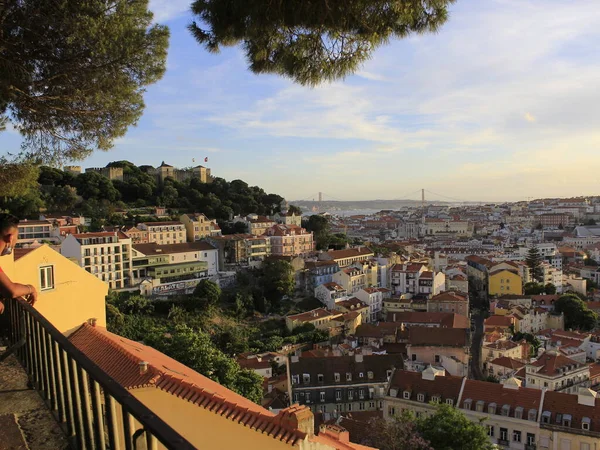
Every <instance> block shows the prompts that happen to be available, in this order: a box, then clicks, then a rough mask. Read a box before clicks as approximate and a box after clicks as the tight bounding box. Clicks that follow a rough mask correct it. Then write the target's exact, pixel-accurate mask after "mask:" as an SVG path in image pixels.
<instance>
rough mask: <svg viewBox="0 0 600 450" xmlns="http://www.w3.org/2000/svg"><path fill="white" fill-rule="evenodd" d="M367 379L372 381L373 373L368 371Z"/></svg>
mask: <svg viewBox="0 0 600 450" xmlns="http://www.w3.org/2000/svg"><path fill="white" fill-rule="evenodd" d="M367 378H368V379H369V380H372V379H373V372H371V371H370V370H369V371H368V372H367Z"/></svg>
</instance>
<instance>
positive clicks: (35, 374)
mask: <svg viewBox="0 0 600 450" xmlns="http://www.w3.org/2000/svg"><path fill="white" fill-rule="evenodd" d="M27 318H28V319H29V336H28V340H29V341H30V342H31V355H32V357H33V361H32V367H31V369H32V373H31V375H32V382H33V385H34V387H35V388H36V389H41V383H40V381H41V376H40V374H41V370H40V367H41V362H40V355H39V353H38V350H37V349H38V345H37V336H36V330H35V329H36V323H37V322H36V321H35V320H34V319H33V317H32V316H31V315H30V314H28V317H27Z"/></svg>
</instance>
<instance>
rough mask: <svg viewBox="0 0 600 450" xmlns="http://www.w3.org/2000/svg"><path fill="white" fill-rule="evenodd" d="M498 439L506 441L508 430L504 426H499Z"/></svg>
mask: <svg viewBox="0 0 600 450" xmlns="http://www.w3.org/2000/svg"><path fill="white" fill-rule="evenodd" d="M500 439H501V440H503V441H508V430H507V429H506V428H500Z"/></svg>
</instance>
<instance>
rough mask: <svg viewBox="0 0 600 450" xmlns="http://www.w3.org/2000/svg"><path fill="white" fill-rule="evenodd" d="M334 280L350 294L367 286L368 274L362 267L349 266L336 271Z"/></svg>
mask: <svg viewBox="0 0 600 450" xmlns="http://www.w3.org/2000/svg"><path fill="white" fill-rule="evenodd" d="M333 282H334V283H337V284H339V285H340V286H342V288H343V289H344V290H345V291H346V292H347V293H348V295H350V294H354V293H355V292H358V291H360V290H361V289H363V288H365V287H367V286H366V283H367V276H366V275H365V273H364V272H363V271H362V270H360V269H356V268H354V267H348V268H346V269H342V270H340V271H339V272H336V273H334V274H333Z"/></svg>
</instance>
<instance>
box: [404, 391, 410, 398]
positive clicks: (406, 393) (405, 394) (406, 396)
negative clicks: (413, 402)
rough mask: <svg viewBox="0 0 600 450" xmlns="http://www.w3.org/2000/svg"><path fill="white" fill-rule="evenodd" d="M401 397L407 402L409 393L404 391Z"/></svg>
mask: <svg viewBox="0 0 600 450" xmlns="http://www.w3.org/2000/svg"><path fill="white" fill-rule="evenodd" d="M402 397H403V398H404V399H406V400H409V399H410V392H409V391H404V392H403V393H402Z"/></svg>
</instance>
